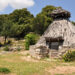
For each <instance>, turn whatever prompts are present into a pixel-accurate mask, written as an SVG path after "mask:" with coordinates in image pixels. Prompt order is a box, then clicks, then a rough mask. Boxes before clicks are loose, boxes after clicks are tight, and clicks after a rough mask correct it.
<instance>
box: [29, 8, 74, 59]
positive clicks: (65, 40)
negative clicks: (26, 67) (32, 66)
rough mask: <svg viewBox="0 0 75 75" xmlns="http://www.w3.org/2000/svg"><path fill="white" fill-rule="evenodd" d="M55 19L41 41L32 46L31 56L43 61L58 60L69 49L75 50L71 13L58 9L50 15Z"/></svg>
mask: <svg viewBox="0 0 75 75" xmlns="http://www.w3.org/2000/svg"><path fill="white" fill-rule="evenodd" d="M50 16H51V17H52V18H53V19H54V21H53V23H52V24H50V25H49V27H48V28H47V30H46V31H45V32H44V34H43V35H42V36H41V38H40V39H39V41H38V42H37V43H36V44H35V45H33V46H30V50H29V51H30V55H31V56H32V57H35V58H38V59H41V58H45V57H48V56H49V57H50V58H57V57H60V56H61V55H62V54H64V53H65V52H66V51H67V50H69V49H75V26H74V25H73V24H72V23H71V22H70V21H69V18H70V16H71V15H70V12H68V11H66V10H63V9H61V8H58V9H56V10H54V11H53V12H52V14H50Z"/></svg>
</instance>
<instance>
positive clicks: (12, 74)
mask: <svg viewBox="0 0 75 75" xmlns="http://www.w3.org/2000/svg"><path fill="white" fill-rule="evenodd" d="M0 75H16V74H14V73H10V74H3V73H0Z"/></svg>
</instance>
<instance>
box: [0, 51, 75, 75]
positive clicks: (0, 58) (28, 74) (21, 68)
mask: <svg viewBox="0 0 75 75" xmlns="http://www.w3.org/2000/svg"><path fill="white" fill-rule="evenodd" d="M23 56H24V55H22V54H20V53H19V52H16V53H10V54H5V55H0V67H6V68H7V69H9V70H10V71H11V73H14V74H15V75H50V73H49V72H47V71H46V69H47V68H50V69H51V68H55V67H56V66H63V65H64V64H63V63H65V62H63V61H62V60H61V61H58V60H57V61H42V60H41V61H39V62H28V61H26V60H23V59H21V58H22V57H23ZM68 64H69V65H70V66H71V65H72V66H75V62H70V63H68ZM66 66H67V65H66ZM74 74H75V73H74ZM63 75H64V74H63Z"/></svg>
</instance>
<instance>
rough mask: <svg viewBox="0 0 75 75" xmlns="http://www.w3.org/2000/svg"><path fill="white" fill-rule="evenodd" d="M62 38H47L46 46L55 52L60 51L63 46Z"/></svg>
mask: <svg viewBox="0 0 75 75" xmlns="http://www.w3.org/2000/svg"><path fill="white" fill-rule="evenodd" d="M63 41H64V40H63V39H62V38H59V37H58V38H46V45H47V46H48V47H49V48H50V49H53V50H59V46H62V45H63Z"/></svg>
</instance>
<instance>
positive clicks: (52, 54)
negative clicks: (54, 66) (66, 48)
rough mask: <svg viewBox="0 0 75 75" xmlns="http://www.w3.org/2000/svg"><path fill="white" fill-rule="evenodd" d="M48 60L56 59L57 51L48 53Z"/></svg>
mask: <svg viewBox="0 0 75 75" xmlns="http://www.w3.org/2000/svg"><path fill="white" fill-rule="evenodd" d="M49 57H50V58H57V57H58V51H57V50H51V51H50V53H49Z"/></svg>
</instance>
